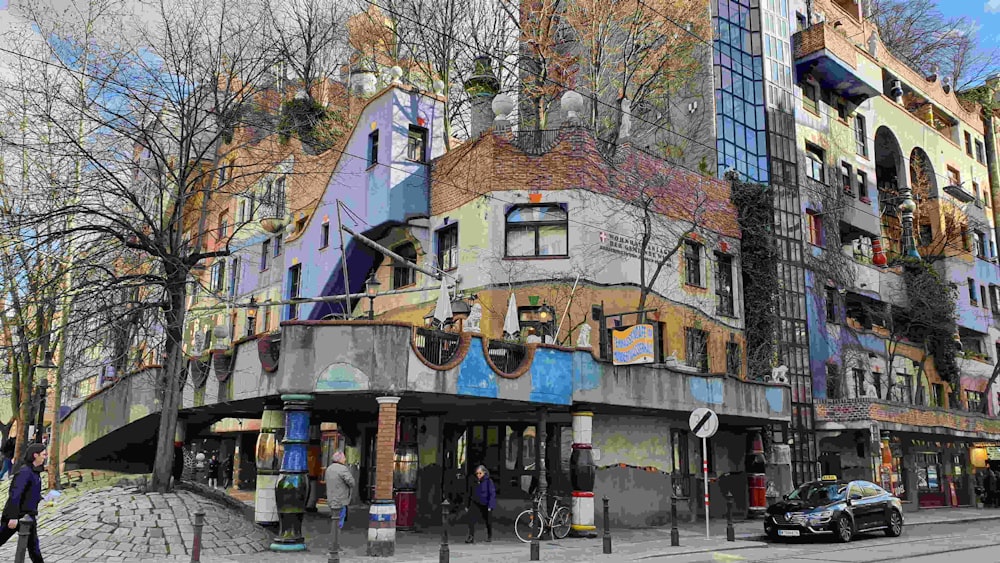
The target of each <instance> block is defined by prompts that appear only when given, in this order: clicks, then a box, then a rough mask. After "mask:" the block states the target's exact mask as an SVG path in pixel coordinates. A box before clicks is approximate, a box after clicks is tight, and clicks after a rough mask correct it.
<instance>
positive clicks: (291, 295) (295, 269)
mask: <svg viewBox="0 0 1000 563" xmlns="http://www.w3.org/2000/svg"><path fill="white" fill-rule="evenodd" d="M301 289H302V264H295V265H293V266H292V267H291V268H288V299H289V300H290V301H291V300H294V299H298V298H299V291H301ZM288 318H289V319H297V318H299V305H298V304H297V303H290V304H289V305H288Z"/></svg>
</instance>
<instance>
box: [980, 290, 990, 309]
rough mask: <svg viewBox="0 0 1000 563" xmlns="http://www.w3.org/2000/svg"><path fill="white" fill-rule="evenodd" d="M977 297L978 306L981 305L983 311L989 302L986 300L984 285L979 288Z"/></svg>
mask: <svg viewBox="0 0 1000 563" xmlns="http://www.w3.org/2000/svg"><path fill="white" fill-rule="evenodd" d="M979 296H980V300H979V304H980V305H982V307H983V309H985V308H987V307H989V301H987V300H986V286H985V285H981V286H979Z"/></svg>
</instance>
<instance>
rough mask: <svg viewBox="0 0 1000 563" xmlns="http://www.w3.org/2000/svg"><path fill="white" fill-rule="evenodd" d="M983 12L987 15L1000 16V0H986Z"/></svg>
mask: <svg viewBox="0 0 1000 563" xmlns="http://www.w3.org/2000/svg"><path fill="white" fill-rule="evenodd" d="M983 10H984V11H985V12H986V13H987V14H1000V0H986V4H985V5H984V6H983Z"/></svg>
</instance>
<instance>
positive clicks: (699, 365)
mask: <svg viewBox="0 0 1000 563" xmlns="http://www.w3.org/2000/svg"><path fill="white" fill-rule="evenodd" d="M696 347H697V348H700V350H695V348H696ZM684 352H685V354H684V363H685V364H686V365H687V366H689V367H693V368H696V369H698V370H700V371H701V372H702V373H708V370H709V366H710V365H711V364H710V362H709V356H708V332H707V331H705V330H702V329H700V328H695V327H692V326H689V327H685V328H684Z"/></svg>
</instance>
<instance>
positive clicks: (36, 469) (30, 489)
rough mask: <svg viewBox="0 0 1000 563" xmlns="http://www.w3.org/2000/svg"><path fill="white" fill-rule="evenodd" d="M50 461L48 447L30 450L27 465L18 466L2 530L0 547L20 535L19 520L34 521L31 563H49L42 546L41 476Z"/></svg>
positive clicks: (37, 445)
mask: <svg viewBox="0 0 1000 563" xmlns="http://www.w3.org/2000/svg"><path fill="white" fill-rule="evenodd" d="M48 458H49V454H48V452H47V451H46V449H45V444H31V445H29V446H28V448H27V452H26V453H25V454H24V463H23V464H18V470H17V472H16V473H15V474H14V482H13V483H11V486H10V494H9V496H8V498H7V504H5V505H4V507H3V516H2V520H0V522H2V523H3V526H2V527H0V545H3V544H5V543H7V540H9V539H10V538H11V537H13V536H14V535H15V534H17V526H18V520H19V519H20V518H21V517H23V516H29V517H30V518H31V528H30V529H29V531H28V556H29V557H31V563H45V562H44V560H43V559H42V550H41V548H40V547H39V546H38V503H39V502H41V500H42V478H41V477H40V476H39V474H40V473H41V472H42V471H44V470H45V461H46V460H47V459H48Z"/></svg>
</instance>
